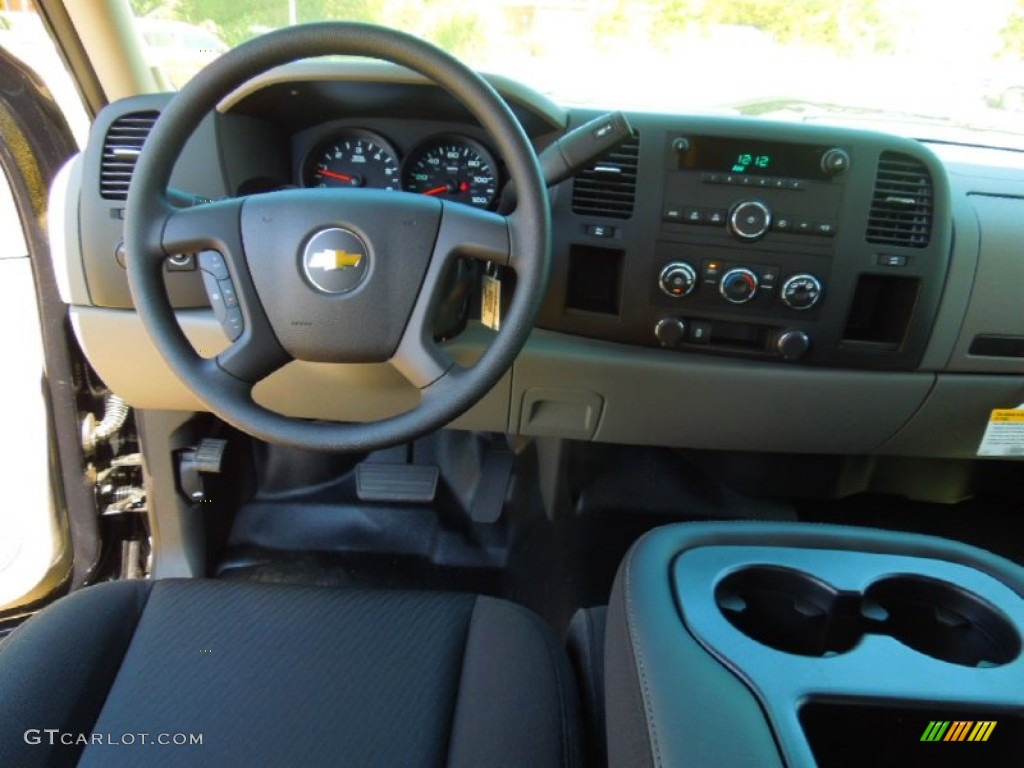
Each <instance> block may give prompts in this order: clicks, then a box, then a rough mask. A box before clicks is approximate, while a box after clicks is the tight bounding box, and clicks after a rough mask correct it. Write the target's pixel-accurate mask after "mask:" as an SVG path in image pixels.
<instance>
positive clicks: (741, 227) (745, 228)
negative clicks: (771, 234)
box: [729, 200, 772, 240]
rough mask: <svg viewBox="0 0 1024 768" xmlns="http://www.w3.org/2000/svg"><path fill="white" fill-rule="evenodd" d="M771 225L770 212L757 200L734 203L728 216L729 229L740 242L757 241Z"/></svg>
mask: <svg viewBox="0 0 1024 768" xmlns="http://www.w3.org/2000/svg"><path fill="white" fill-rule="evenodd" d="M771 225H772V212H771V211H770V210H769V209H768V206H767V205H765V204H764V203H761V202H758V201H757V200H744V201H742V202H739V203H736V205H734V206H733V207H732V212H731V213H730V214H729V229H730V230H731V231H732V233H733V234H734V235H736V237H738V238H739V239H740V240H757V238H759V237H761V236H762V235H763V234H764V233H765V232H767V231H768V228H769V227H770V226H771Z"/></svg>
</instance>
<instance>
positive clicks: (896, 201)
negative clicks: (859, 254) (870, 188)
mask: <svg viewBox="0 0 1024 768" xmlns="http://www.w3.org/2000/svg"><path fill="white" fill-rule="evenodd" d="M933 196H934V193H933V189H932V177H931V174H929V173H928V169H927V168H925V167H924V164H923V163H921V161H919V160H916V159H915V158H913V157H910V156H909V155H901V154H898V153H896V152H883V153H882V157H881V159H880V160H879V161H878V176H877V178H876V179H875V194H874V197H872V199H871V215H870V216H869V217H868V231H867V241H868V242H869V243H878V244H880V245H902V246H906V247H909V248H924V247H926V246H927V245H928V242H929V240H930V239H931V234H932V204H933Z"/></svg>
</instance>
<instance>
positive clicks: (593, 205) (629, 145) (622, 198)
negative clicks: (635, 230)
mask: <svg viewBox="0 0 1024 768" xmlns="http://www.w3.org/2000/svg"><path fill="white" fill-rule="evenodd" d="M639 154H640V137H639V136H636V135H635V134H634V136H633V138H631V139H629V140H628V141H626V142H624V143H622V144H620V145H619V146H618V147H616V148H615V149H613V150H612V151H611V152H609V153H608V154H606V155H604V156H602V157H601V158H600V159H598V160H597V162H595V163H594V164H593V165H592V166H590V167H589V168H586V169H584V170H582V171H580V172H579V173H578V174H576V180H575V181H574V183H573V187H572V210H573V213H580V214H583V215H587V216H604V217H606V218H609V219H628V218H629V217H630V216H632V215H633V202H634V200H635V199H636V169H637V158H638V156H639Z"/></svg>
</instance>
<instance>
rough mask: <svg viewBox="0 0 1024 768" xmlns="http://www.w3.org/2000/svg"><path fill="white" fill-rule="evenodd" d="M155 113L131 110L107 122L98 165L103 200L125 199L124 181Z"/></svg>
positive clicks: (126, 196) (130, 173) (130, 171)
mask: <svg viewBox="0 0 1024 768" xmlns="http://www.w3.org/2000/svg"><path fill="white" fill-rule="evenodd" d="M159 116H160V113H159V112H133V113H131V114H127V115H121V117H119V118H117V119H116V120H115V121H114V122H113V123H111V125H110V128H109V129H108V130H107V138H106V139H105V140H104V141H103V160H102V163H101V165H100V196H101V197H103V198H104V199H105V200H127V199H128V185H129V184H131V181H132V171H134V170H135V163H136V162H138V159H139V152H141V151H142V144H143V142H145V141H146V137H147V136H149V132H150V131H151V130H152V129H153V123H155V122H156V119H157V118H158V117H159Z"/></svg>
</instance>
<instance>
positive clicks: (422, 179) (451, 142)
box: [403, 136, 498, 208]
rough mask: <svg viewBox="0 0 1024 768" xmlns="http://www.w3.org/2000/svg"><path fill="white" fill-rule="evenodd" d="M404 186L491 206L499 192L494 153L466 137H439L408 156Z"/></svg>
mask: <svg viewBox="0 0 1024 768" xmlns="http://www.w3.org/2000/svg"><path fill="white" fill-rule="evenodd" d="M403 178H404V184H403V188H404V189H405V190H406V191H407V192H418V193H419V194H421V195H433V196H436V197H443V198H444V199H446V200H454V201H456V202H459V203H466V204H467V205H475V206H476V207H478V208H490V207H491V206H492V205H493V204H494V198H495V197H496V195H497V192H498V166H497V163H495V161H494V158H493V157H492V156H491V153H490V152H488V151H487V150H486V149H484V147H483V146H482V145H481V144H480V143H479V142H476V141H473V140H472V139H468V138H466V137H464V136H439V137H437V138H433V139H430V140H429V141H427V142H426V143H425V144H422V145H420V146H419V147H418V148H417V149H416V150H414V151H413V152H412V154H410V155H409V157H408V158H406V161H405V171H404V174H403Z"/></svg>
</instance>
